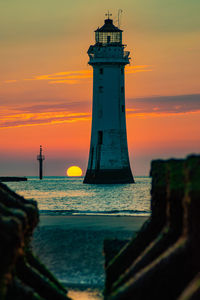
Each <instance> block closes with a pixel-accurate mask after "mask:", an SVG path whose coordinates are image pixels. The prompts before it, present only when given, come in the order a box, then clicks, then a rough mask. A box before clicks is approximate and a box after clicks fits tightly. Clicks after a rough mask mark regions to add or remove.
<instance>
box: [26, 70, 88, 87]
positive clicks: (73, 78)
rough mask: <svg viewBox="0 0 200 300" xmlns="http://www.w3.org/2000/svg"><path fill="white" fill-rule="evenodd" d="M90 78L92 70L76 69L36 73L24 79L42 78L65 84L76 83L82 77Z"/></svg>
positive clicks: (50, 81)
mask: <svg viewBox="0 0 200 300" xmlns="http://www.w3.org/2000/svg"><path fill="white" fill-rule="evenodd" d="M87 78H92V70H78V71H66V72H58V73H52V74H47V75H38V76H35V77H33V78H29V79H25V80H44V81H48V83H49V84H56V83H65V84H76V83H79V82H80V80H82V79H87Z"/></svg>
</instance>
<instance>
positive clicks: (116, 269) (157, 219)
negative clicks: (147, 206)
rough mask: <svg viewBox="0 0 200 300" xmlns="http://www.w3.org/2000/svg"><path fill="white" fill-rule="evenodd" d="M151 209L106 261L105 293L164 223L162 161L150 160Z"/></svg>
mask: <svg viewBox="0 0 200 300" xmlns="http://www.w3.org/2000/svg"><path fill="white" fill-rule="evenodd" d="M151 170H152V171H151V172H152V174H151V175H152V189H151V197H152V198H151V199H152V200H151V210H152V214H151V217H150V218H149V220H148V221H147V222H146V223H145V224H144V225H143V226H142V229H141V230H140V232H139V233H138V235H137V236H136V237H135V238H133V240H132V241H131V242H129V243H128V244H127V245H126V246H125V247H124V248H122V249H121V251H120V252H119V254H118V255H117V256H116V257H115V258H114V259H113V260H111V262H110V263H108V266H107V268H106V285H105V294H109V293H110V291H111V289H112V285H113V284H114V282H116V281H117V280H118V279H119V277H120V276H121V275H122V274H123V273H124V272H125V270H127V268H129V267H130V266H131V265H132V263H133V262H134V260H135V259H136V258H137V257H138V256H139V255H140V253H141V252H142V251H144V250H145V249H146V247H147V246H148V245H149V244H150V243H151V242H152V241H153V240H154V239H155V238H156V237H157V235H158V234H159V233H160V231H161V230H162V228H163V227H164V225H165V224H166V207H167V181H166V179H167V165H166V163H165V162H164V161H162V160H158V161H154V162H152V168H151Z"/></svg>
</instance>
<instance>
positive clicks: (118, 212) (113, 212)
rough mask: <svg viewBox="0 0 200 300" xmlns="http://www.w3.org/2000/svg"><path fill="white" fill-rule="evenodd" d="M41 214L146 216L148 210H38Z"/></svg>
mask: <svg viewBox="0 0 200 300" xmlns="http://www.w3.org/2000/svg"><path fill="white" fill-rule="evenodd" d="M40 214H42V215H53V216H55V215H57V216H72V215H80V216H84V215H85V216H88V215H91V216H98V215H101V216H102V215H107V216H110V215H113V216H148V215H150V211H147V210H107V211H90V210H74V209H70V210H40Z"/></svg>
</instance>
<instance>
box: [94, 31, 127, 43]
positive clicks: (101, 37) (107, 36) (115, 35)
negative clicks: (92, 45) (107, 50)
mask: <svg viewBox="0 0 200 300" xmlns="http://www.w3.org/2000/svg"><path fill="white" fill-rule="evenodd" d="M95 40H96V43H101V44H110V43H118V44H121V43H122V33H121V32H95Z"/></svg>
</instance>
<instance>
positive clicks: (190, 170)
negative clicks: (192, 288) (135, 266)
mask: <svg viewBox="0 0 200 300" xmlns="http://www.w3.org/2000/svg"><path fill="white" fill-rule="evenodd" d="M184 172H185V184H186V188H185V194H184V199H183V207H184V209H183V226H182V234H181V235H180V237H179V239H178V240H177V241H176V242H175V243H174V244H173V245H172V246H170V247H169V248H168V249H166V250H165V251H164V252H163V253H162V254H161V255H160V256H159V257H158V258H157V259H155V260H154V261H152V262H151V263H150V264H149V265H147V266H146V267H145V268H143V269H142V270H140V271H139V272H137V273H136V274H135V275H134V276H133V277H132V278H130V279H129V280H128V281H126V282H125V283H124V284H123V285H122V286H120V288H118V289H117V290H115V291H114V292H113V293H112V295H111V296H110V297H108V299H112V300H119V299H123V300H126V299H135V300H139V299H142V300H143V299H163V300H165V299H166V300H168V299H170V300H173V299H177V297H178V296H179V295H180V294H181V292H182V291H183V289H184V288H185V287H186V286H187V285H188V283H189V282H190V281H191V280H192V278H194V276H195V275H196V274H197V273H198V272H199V271H200V257H199V251H200V235H199V231H200V222H199V219H200V199H199V198H200V156H192V157H189V158H188V159H187V160H186V162H185V166H184ZM174 186H175V187H176V182H175V181H174ZM171 213H172V211H171ZM171 220H173V219H171Z"/></svg>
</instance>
